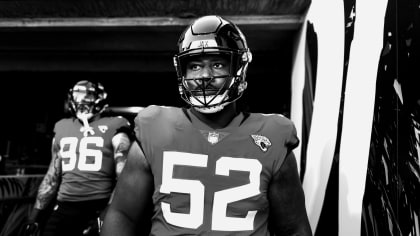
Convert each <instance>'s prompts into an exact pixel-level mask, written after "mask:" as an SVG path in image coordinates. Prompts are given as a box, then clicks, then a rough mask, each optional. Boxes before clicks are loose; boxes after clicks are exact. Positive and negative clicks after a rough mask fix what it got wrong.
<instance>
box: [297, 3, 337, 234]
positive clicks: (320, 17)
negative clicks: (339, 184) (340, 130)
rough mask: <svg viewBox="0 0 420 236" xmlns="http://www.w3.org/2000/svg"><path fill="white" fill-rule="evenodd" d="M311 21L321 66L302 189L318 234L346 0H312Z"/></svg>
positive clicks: (333, 135) (332, 145)
mask: <svg viewBox="0 0 420 236" xmlns="http://www.w3.org/2000/svg"><path fill="white" fill-rule="evenodd" d="M308 20H309V21H311V22H312V23H313V25H314V30H315V32H316V34H317V36H318V65H317V74H316V90H315V100H314V107H313V108H314V109H313V115H312V123H311V131H310V135H309V141H308V149H307V156H306V172H305V177H304V180H303V188H304V191H305V199H306V209H307V211H308V217H309V221H310V224H311V227H312V230H313V232H315V230H316V227H317V225H318V221H319V217H320V214H321V209H322V205H323V202H324V197H325V190H326V187H327V183H328V178H329V174H330V170H331V165H332V160H333V157H334V149H335V143H336V139H337V125H338V116H339V110H340V99H341V87H342V81H343V66H344V33H345V32H344V29H345V28H344V26H345V22H344V5H343V1H334V0H313V1H312V3H311V6H310V9H309V12H308Z"/></svg>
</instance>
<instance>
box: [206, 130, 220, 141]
mask: <svg viewBox="0 0 420 236" xmlns="http://www.w3.org/2000/svg"><path fill="white" fill-rule="evenodd" d="M207 141H209V143H211V144H216V143H218V142H219V133H217V132H209V136H207Z"/></svg>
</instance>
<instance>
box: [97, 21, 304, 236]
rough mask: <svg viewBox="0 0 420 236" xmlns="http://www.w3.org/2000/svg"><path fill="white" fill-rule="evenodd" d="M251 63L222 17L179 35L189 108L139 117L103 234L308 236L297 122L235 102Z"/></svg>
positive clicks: (178, 62) (156, 109) (155, 109)
mask: <svg viewBox="0 0 420 236" xmlns="http://www.w3.org/2000/svg"><path fill="white" fill-rule="evenodd" d="M251 60H252V54H251V52H250V49H249V48H248V46H247V42H246V39H245V37H244V35H243V34H242V32H241V31H240V29H239V28H238V27H237V26H236V25H235V24H233V23H232V22H230V21H229V20H227V19H224V18H222V17H219V16H214V15H212V16H204V17H201V18H198V19H197V20H195V21H194V22H193V23H192V24H191V25H190V26H188V28H187V29H186V30H185V31H184V32H183V33H182V35H181V37H180V39H179V53H178V54H177V55H175V57H174V64H175V68H176V71H177V74H178V85H179V91H180V94H181V97H182V98H183V99H184V100H185V101H186V102H187V103H188V104H189V108H175V107H162V106H149V107H147V108H146V109H144V110H142V111H140V112H139V113H138V115H137V117H136V119H135V126H136V127H135V131H136V140H137V141H136V142H134V143H133V145H132V146H131V148H130V151H129V153H128V162H127V166H126V168H125V169H124V171H123V173H122V174H121V177H120V179H119V181H118V183H117V186H116V192H115V198H114V201H113V202H112V203H111V205H110V207H109V210H108V212H107V215H106V216H105V221H104V228H103V231H102V232H103V234H102V235H103V236H112V235H137V234H138V233H139V232H140V231H143V230H145V229H148V227H149V226H148V225H147V223H149V222H150V223H151V225H150V232H149V233H150V235H165V236H167V235H270V234H272V233H275V234H276V235H301V236H302V235H312V232H311V228H310V226H309V222H308V217H307V213H306V209H305V202H304V193H303V190H302V187H301V183H300V179H299V175H298V171H297V164H296V160H295V157H294V155H293V151H292V150H293V149H294V148H295V147H296V146H297V145H298V143H299V141H298V138H297V136H296V130H295V127H294V125H293V123H292V122H291V121H290V120H289V119H287V118H285V117H284V116H282V115H278V114H270V115H267V114H259V113H245V112H242V111H240V110H239V109H238V108H239V107H238V106H237V104H236V101H237V99H239V98H240V97H241V95H242V94H243V92H244V91H245V89H246V88H247V82H246V79H245V76H246V72H247V68H248V65H249V63H250V62H251ZM149 204H152V206H153V209H152V210H153V211H152V212H151V213H150V212H149V211H148V208H149ZM269 222H270V225H269ZM270 230H271V231H272V232H271V231H270Z"/></svg>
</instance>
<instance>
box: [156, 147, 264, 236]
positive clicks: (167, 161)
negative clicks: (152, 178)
mask: <svg viewBox="0 0 420 236" xmlns="http://www.w3.org/2000/svg"><path fill="white" fill-rule="evenodd" d="M207 159H208V156H207V155H202V154H194V153H185V152H164V155H163V169H162V185H161V187H160V192H162V193H166V194H170V193H171V192H177V193H185V194H189V195H190V213H176V212H172V211H171V207H170V205H169V204H168V203H165V202H162V204H161V207H162V211H163V217H164V218H165V220H166V221H167V222H168V223H170V224H173V225H176V226H180V227H184V228H191V229H196V228H198V227H200V226H201V225H202V224H203V215H204V192H205V186H204V185H203V183H202V182H201V181H200V180H190V179H188V180H187V179H175V178H173V168H174V166H175V165H183V166H194V167H207ZM230 170H237V171H247V172H249V184H245V185H241V186H238V187H234V188H229V189H225V190H221V191H216V192H215V193H214V198H213V209H212V222H211V228H212V230H222V231H243V230H253V227H254V218H255V215H256V214H257V211H248V213H247V215H246V216H245V217H244V218H239V217H228V216H226V209H227V205H228V204H229V203H232V202H236V201H239V200H242V199H246V198H250V197H253V196H256V195H258V194H260V173H261V170H262V165H261V163H260V162H259V161H258V160H256V159H247V158H233V157H220V158H219V159H218V160H217V161H216V170H215V174H216V175H223V176H229V171H230Z"/></svg>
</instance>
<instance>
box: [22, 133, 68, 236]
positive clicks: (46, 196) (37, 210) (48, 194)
mask: <svg viewBox="0 0 420 236" xmlns="http://www.w3.org/2000/svg"><path fill="white" fill-rule="evenodd" d="M58 152H59V148H58V147H57V146H55V140H53V144H52V149H51V156H52V158H51V162H50V165H49V167H48V171H47V173H46V175H45V176H44V178H43V180H42V182H41V184H40V186H39V188H38V194H37V197H36V200H35V205H34V209H33V211H32V213H31V215H30V216H29V219H28V223H27V229H26V230H27V232H35V231H37V230H38V223H39V221H41V222H42V221H44V220H45V219H44V217H45V216H44V215H45V210H46V209H47V207H48V206H49V205H50V204H51V203H52V202H53V200H54V199H55V196H56V194H57V191H58V187H59V185H60V183H61V172H62V170H61V157H60V155H59V153H58Z"/></svg>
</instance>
